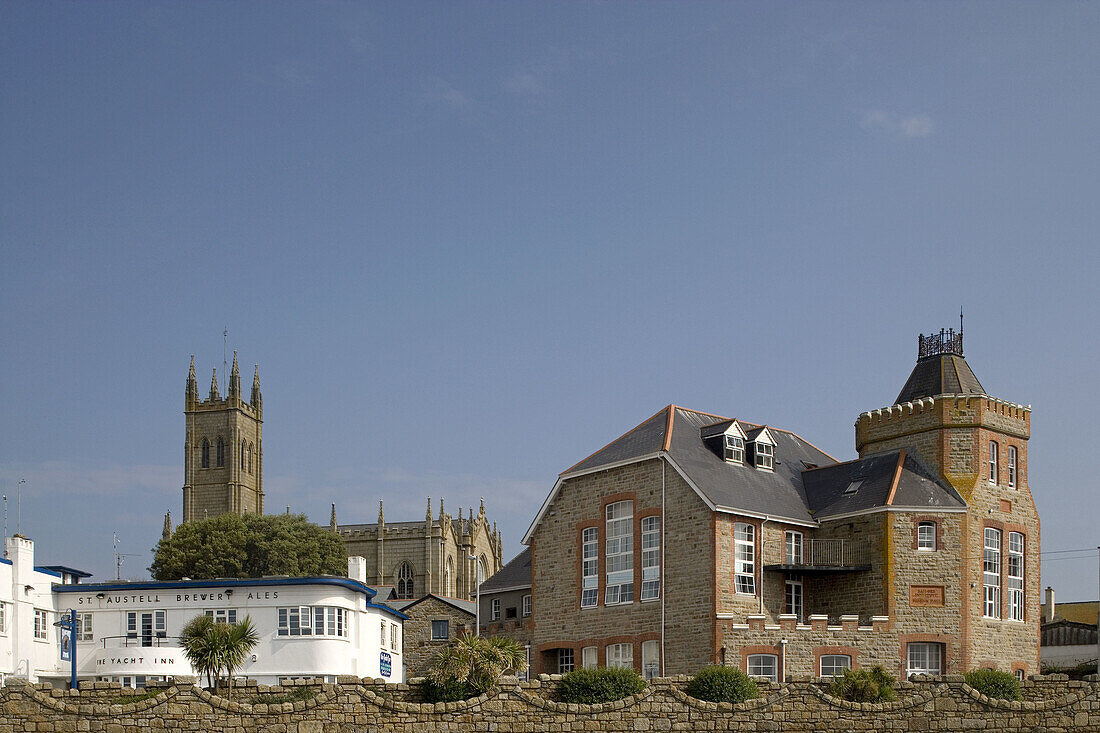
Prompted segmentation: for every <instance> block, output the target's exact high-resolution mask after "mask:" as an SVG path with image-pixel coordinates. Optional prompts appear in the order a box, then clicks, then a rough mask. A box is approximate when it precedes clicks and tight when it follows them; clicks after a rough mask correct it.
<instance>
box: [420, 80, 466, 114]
mask: <svg viewBox="0 0 1100 733" xmlns="http://www.w3.org/2000/svg"><path fill="white" fill-rule="evenodd" d="M428 95H429V96H430V97H431V98H432V99H434V100H436V101H437V102H442V103H443V104H444V105H446V106H447V107H450V108H451V109H455V110H460V111H467V110H469V109H471V108H472V107H473V103H474V100H473V98H472V97H471V96H470V95H469V94H467V93H466V92H464V91H462V90H461V89H458V88H457V87H454V86H452V85H451V84H449V83H447V82H446V81H444V80H443V79H440V78H438V77H436V78H433V79H432V80H431V86H430V89H429V90H428Z"/></svg>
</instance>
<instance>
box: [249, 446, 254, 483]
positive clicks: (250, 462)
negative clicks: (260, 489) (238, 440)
mask: <svg viewBox="0 0 1100 733" xmlns="http://www.w3.org/2000/svg"><path fill="white" fill-rule="evenodd" d="M253 450H254V449H253V447H252V443H249V444H248V475H250V476H251V475H252V451H253Z"/></svg>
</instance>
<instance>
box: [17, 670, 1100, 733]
mask: <svg viewBox="0 0 1100 733" xmlns="http://www.w3.org/2000/svg"><path fill="white" fill-rule="evenodd" d="M1055 677H1057V676H1055ZM1097 680H1098V678H1097V677H1096V676H1093V677H1092V678H1090V680H1089V681H1084V682H1070V681H1066V680H1065V679H1064V678H1061V679H1050V678H1036V679H1033V680H1029V681H1025V682H1024V683H1023V693H1024V700H1023V701H1020V702H1007V701H1003V700H991V699H989V698H987V697H986V696H984V695H982V694H981V693H979V692H978V691H977V690H974V689H972V688H970V687H968V686H967V685H966V684H965V683H963V682H962V680H961V678H959V677H948V678H946V679H942V680H933V679H930V678H928V679H919V680H918V681H915V682H905V683H901V685H900V689H899V694H898V700H896V701H895V702H888V703H851V702H845V701H843V700H838V699H836V698H834V697H830V696H829V695H828V694H827V693H826V692H825V691H824V688H823V686H822V685H819V684H816V683H814V682H811V681H806V680H800V681H796V682H792V683H789V684H786V685H777V684H763V685H761V689H760V693H761V697H760V698H757V699H755V700H749V701H746V702H743V703H740V704H737V705H731V704H729V703H708V702H703V701H700V700H696V699H694V698H691V697H689V696H688V695H687V694H685V693H684V691H683V687H684V683H685V679H684V678H670V679H660V680H654V681H652V682H651V684H650V685H648V686H647V687H646V689H645V690H643V691H642V692H641V693H639V694H637V695H634V696H631V697H628V698H626V699H624V700H619V701H616V702H611V703H602V704H599V705H575V704H566V703H561V702H555V701H554V688H555V686H556V680H555V679H553V678H543V679H539V680H534V681H531V682H525V683H519V682H517V681H516V679H515V678H513V677H505V678H504V679H502V680H501V683H500V685H499V686H498V687H497V688H496V689H494V690H492V691H490V692H488V693H486V694H485V695H481V696H478V697H475V698H473V699H470V700H465V701H462V702H454V703H436V704H428V703H420V702H418V700H419V699H420V696H419V690H418V686H417V685H390V686H388V687H386V686H383V685H381V684H379V683H378V682H377V681H375V680H369V679H366V680H361V681H360V680H358V679H356V678H354V677H347V678H345V677H341V678H340V679H339V684H336V685H316V684H308V683H298V684H293V685H288V686H287V687H263V686H257V685H255V684H244V685H241V686H235V688H234V696H233V700H232V701H230V700H227V699H225V698H223V697H219V696H215V695H212V694H210V693H209V692H206V691H204V690H201V689H199V688H197V687H193V686H191V685H189V684H187V683H186V682H185V681H184V680H179V679H178V680H177V683H176V684H175V685H172V686H166V687H162V688H152V689H150V690H148V691H146V692H142V691H140V690H137V691H129V690H124V689H121V688H120V687H119V686H118V685H117V684H112V683H106V682H101V683H95V684H94V685H92V687H93V689H87V690H80V691H66V690H50V689H49V688H48V686H42V685H39V686H33V685H25V684H9V685H8V686H7V687H5V688H4V689H3V690H0V710H3V715H0V733H17V732H18V733H22V732H23V731H47V732H53V733H60V732H61V731H89V733H121V732H122V731H126V730H137V729H144V728H157V729H163V730H204V731H227V732H228V731H233V732H234V733H245V732H246V731H286V732H287V733H321V731H326V732H338V731H389V732H392V733H424V732H427V733H435V732H436V731H438V732H439V733H444V732H446V733H456V732H457V733H465V732H466V731H469V732H470V733H475V732H476V733H482V732H483V731H493V730H500V731H527V733H561V732H562V731H606V732H607V733H627V732H634V731H668V730H688V731H695V730H736V731H743V732H745V733H756V732H757V731H761V732H762V731H777V730H781V731H785V732H786V733H817V732H818V731H826V730H827V731H836V732H837V733H844V732H845V731H867V732H871V731H959V730H976V729H981V730H997V731H1005V732H1006V733H1017V732H1018V733H1024V732H1025V731H1026V732H1028V733H1030V732H1031V731H1038V730H1043V731H1066V732H1074V733H1076V732H1077V731H1082V732H1084V731H1096V730H1100V682H1098V681H1097ZM288 698H289V700H288Z"/></svg>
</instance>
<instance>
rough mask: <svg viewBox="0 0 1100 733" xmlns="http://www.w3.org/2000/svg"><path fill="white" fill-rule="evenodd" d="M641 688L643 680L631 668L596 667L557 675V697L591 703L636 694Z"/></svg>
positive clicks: (563, 700) (566, 700) (564, 700)
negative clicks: (559, 678)
mask: <svg viewBox="0 0 1100 733" xmlns="http://www.w3.org/2000/svg"><path fill="white" fill-rule="evenodd" d="M644 689H645V680H643V679H642V677H641V675H639V674H638V673H637V672H635V671H634V670H633V669H627V668H625V667H600V668H598V669H575V670H573V671H572V672H570V673H568V674H566V675H565V676H564V677H562V678H561V685H559V686H558V699H559V700H561V701H562V702H577V703H582V704H585V705H592V704H594V703H598V702H612V701H614V700H622V699H623V698H624V697H630V696H631V695H636V694H638V693H639V692H641V691H642V690H644Z"/></svg>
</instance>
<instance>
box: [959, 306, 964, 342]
mask: <svg viewBox="0 0 1100 733" xmlns="http://www.w3.org/2000/svg"><path fill="white" fill-rule="evenodd" d="M959 335H960V336H962V335H963V307H962V306H961V305H960V306H959Z"/></svg>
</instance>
